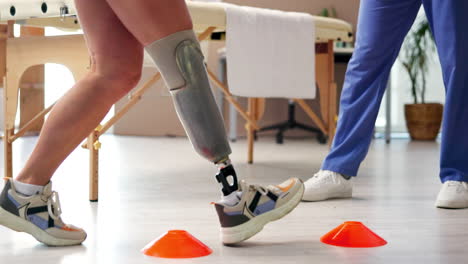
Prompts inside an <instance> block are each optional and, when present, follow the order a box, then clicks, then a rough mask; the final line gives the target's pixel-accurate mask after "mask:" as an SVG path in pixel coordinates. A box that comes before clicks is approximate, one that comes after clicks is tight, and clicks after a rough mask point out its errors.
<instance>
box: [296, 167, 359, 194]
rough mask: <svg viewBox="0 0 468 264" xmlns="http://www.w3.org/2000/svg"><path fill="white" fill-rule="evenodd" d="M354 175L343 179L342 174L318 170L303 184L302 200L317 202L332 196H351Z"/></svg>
mask: <svg viewBox="0 0 468 264" xmlns="http://www.w3.org/2000/svg"><path fill="white" fill-rule="evenodd" d="M353 182H354V177H350V179H348V180H347V179H345V178H344V176H343V175H341V174H339V173H336V172H333V171H328V170H320V171H319V172H317V173H316V174H315V175H314V176H313V177H312V178H310V179H309V180H307V181H306V182H305V183H304V185H305V192H304V197H303V198H302V200H303V201H307V202H317V201H323V200H327V199H332V198H351V196H352V194H353Z"/></svg>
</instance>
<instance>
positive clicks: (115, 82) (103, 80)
mask: <svg viewBox="0 0 468 264" xmlns="http://www.w3.org/2000/svg"><path fill="white" fill-rule="evenodd" d="M93 74H94V75H95V76H96V77H97V79H98V82H99V83H100V85H99V87H98V89H99V90H100V91H101V92H102V93H103V94H105V95H106V96H110V97H112V98H114V97H115V98H116V100H118V99H120V98H121V97H123V96H125V95H126V94H127V93H129V92H130V91H131V90H132V89H133V88H134V87H135V86H136V85H137V84H138V82H139V81H140V79H141V68H135V67H134V68H131V67H123V68H119V69H114V71H104V72H102V71H101V72H99V71H97V72H94V73H93Z"/></svg>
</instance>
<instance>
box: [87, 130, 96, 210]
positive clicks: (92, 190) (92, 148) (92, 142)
mask: <svg viewBox="0 0 468 264" xmlns="http://www.w3.org/2000/svg"><path fill="white" fill-rule="evenodd" d="M98 134H99V131H97V130H94V131H93V132H92V133H91V134H90V135H89V136H88V149H89V200H90V201H91V202H97V201H98V198H99V146H98V145H96V143H97V144H99V141H98V139H99V138H98Z"/></svg>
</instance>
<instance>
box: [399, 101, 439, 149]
mask: <svg viewBox="0 0 468 264" xmlns="http://www.w3.org/2000/svg"><path fill="white" fill-rule="evenodd" d="M443 110H444V106H443V105H442V104H438V103H429V104H405V118H406V127H407V128H408V131H409V133H410V136H411V139H413V140H435V139H436V138H437V135H438V134H439V130H440V124H441V123H442V113H443Z"/></svg>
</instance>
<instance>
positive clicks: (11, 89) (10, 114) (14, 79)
mask: <svg viewBox="0 0 468 264" xmlns="http://www.w3.org/2000/svg"><path fill="white" fill-rule="evenodd" d="M11 72H14V73H15V74H12V73H11ZM22 73H23V71H21V70H10V72H7V74H6V77H5V79H4V87H5V88H4V89H5V91H4V96H3V105H4V107H3V109H4V113H3V114H4V137H3V155H4V162H5V163H4V167H5V168H4V177H8V178H11V177H13V146H12V144H13V142H12V141H11V137H12V136H13V134H14V133H15V119H16V111H17V107H18V91H19V81H20V77H21V75H22Z"/></svg>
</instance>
